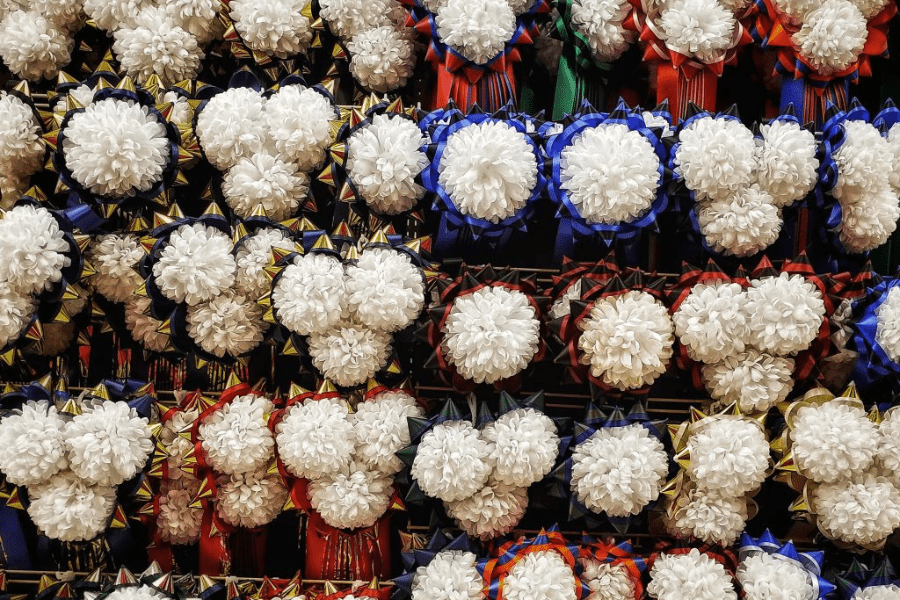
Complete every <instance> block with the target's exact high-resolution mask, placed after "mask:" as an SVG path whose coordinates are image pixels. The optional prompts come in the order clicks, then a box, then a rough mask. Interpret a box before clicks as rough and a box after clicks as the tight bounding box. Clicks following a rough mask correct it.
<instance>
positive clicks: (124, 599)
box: [106, 585, 165, 600]
mask: <svg viewBox="0 0 900 600" xmlns="http://www.w3.org/2000/svg"><path fill="white" fill-rule="evenodd" d="M106 597H107V598H110V599H111V600H162V598H165V596H163V595H162V594H161V593H160V592H158V591H157V590H155V589H153V588H152V587H150V586H148V585H139V586H136V587H135V586H123V587H119V588H116V589H114V590H113V591H111V592H110V593H109V595H107V596H106Z"/></svg>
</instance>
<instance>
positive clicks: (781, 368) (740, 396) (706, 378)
mask: <svg viewBox="0 0 900 600" xmlns="http://www.w3.org/2000/svg"><path fill="white" fill-rule="evenodd" d="M793 372H794V359H792V358H784V357H780V356H772V355H770V354H765V353H763V352H759V351H758V350H754V349H753V348H750V349H748V350H747V351H746V352H740V353H737V354H733V355H729V356H726V357H725V358H724V359H722V360H721V361H719V362H716V363H711V364H708V365H703V371H702V374H703V383H704V385H705V386H706V390H707V391H708V392H709V395H710V396H712V397H713V398H714V399H715V400H721V401H723V402H725V403H726V404H731V403H736V404H737V405H738V407H739V408H740V409H741V411H744V412H748V413H754V412H765V411H767V410H769V409H770V408H772V407H773V406H775V405H776V404H778V403H779V402H782V401H783V400H784V399H785V398H787V396H788V394H790V393H791V390H792V389H793V388H794V379H793V377H792V374H793Z"/></svg>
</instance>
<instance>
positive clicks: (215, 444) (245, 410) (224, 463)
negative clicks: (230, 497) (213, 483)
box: [200, 395, 275, 475]
mask: <svg viewBox="0 0 900 600" xmlns="http://www.w3.org/2000/svg"><path fill="white" fill-rule="evenodd" d="M273 409H274V406H273V405H272V402H271V401H270V400H269V399H268V398H264V397H262V396H251V395H247V396H238V397H237V398H235V399H234V400H232V401H231V402H229V403H228V404H226V405H225V406H223V407H222V408H220V409H218V410H217V411H215V412H214V413H213V414H212V415H210V416H209V417H207V418H206V420H205V421H204V422H203V423H201V425H200V438H201V439H202V440H203V450H204V451H205V452H206V458H207V462H208V463H209V464H210V466H211V467H212V468H213V469H215V470H216V471H218V472H220V473H225V474H229V475H230V474H238V473H249V472H253V471H257V470H259V469H261V468H263V467H265V466H266V463H268V462H269V459H270V458H271V457H272V451H273V450H274V448H275V439H274V438H273V437H272V432H271V431H269V428H268V417H269V414H270V413H271V412H272V410H273Z"/></svg>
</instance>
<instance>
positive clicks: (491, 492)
mask: <svg viewBox="0 0 900 600" xmlns="http://www.w3.org/2000/svg"><path fill="white" fill-rule="evenodd" d="M446 507H447V514H448V515H449V516H450V518H452V519H453V520H454V521H456V524H457V525H459V527H460V529H462V530H463V531H464V532H466V534H467V535H469V536H470V537H473V538H476V539H479V540H484V541H487V540H492V539H495V538H497V537H500V536H501V535H506V534H507V533H509V532H511V531H512V530H513V529H515V527H516V525H518V524H519V521H521V520H522V516H523V515H524V514H525V509H526V508H528V489H527V488H523V487H513V486H509V485H505V484H502V483H499V482H497V481H489V482H488V484H487V485H486V486H484V487H483V488H481V491H478V492H475V493H474V494H473V495H471V496H469V497H468V498H463V499H462V500H457V501H455V502H448V503H447V505H446Z"/></svg>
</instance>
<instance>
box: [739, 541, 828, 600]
mask: <svg viewBox="0 0 900 600" xmlns="http://www.w3.org/2000/svg"><path fill="white" fill-rule="evenodd" d="M737 580H738V582H740V584H741V587H742V588H743V590H744V596H745V597H746V598H747V600H769V599H770V598H779V599H780V600H814V599H815V597H816V595H817V593H816V591H817V590H816V588H814V587H813V584H812V581H811V577H810V574H809V573H808V572H807V571H806V569H804V568H802V567H801V566H800V565H799V564H797V563H796V562H794V561H793V560H791V559H788V558H786V557H784V556H782V555H780V554H774V555H772V554H768V553H766V552H756V553H753V554H751V555H749V556H747V557H746V558H744V559H742V560H741V564H740V566H739V567H738V570H737Z"/></svg>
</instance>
